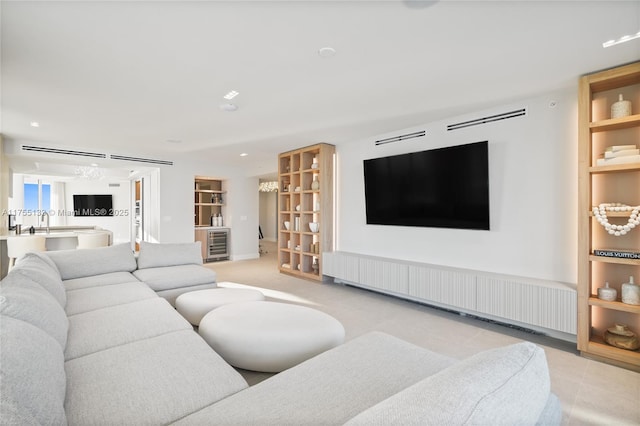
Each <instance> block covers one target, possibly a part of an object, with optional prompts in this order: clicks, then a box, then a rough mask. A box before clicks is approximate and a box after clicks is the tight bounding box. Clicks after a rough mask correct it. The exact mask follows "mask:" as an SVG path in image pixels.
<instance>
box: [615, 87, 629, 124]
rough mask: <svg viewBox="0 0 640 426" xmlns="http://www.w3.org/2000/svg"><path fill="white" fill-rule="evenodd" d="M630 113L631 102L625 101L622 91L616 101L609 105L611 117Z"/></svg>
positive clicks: (619, 116)
mask: <svg viewBox="0 0 640 426" xmlns="http://www.w3.org/2000/svg"><path fill="white" fill-rule="evenodd" d="M629 115H631V102H630V101H625V100H624V98H623V97H622V93H620V94H619V95H618V102H616V103H614V104H613V105H611V118H621V117H627V116H629Z"/></svg>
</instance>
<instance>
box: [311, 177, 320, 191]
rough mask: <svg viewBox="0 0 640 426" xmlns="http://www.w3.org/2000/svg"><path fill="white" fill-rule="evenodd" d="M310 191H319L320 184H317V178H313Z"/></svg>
mask: <svg viewBox="0 0 640 426" xmlns="http://www.w3.org/2000/svg"><path fill="white" fill-rule="evenodd" d="M311 189H312V190H314V191H317V190H318V189H320V182H318V178H317V177H315V176H314V178H313V182H311Z"/></svg>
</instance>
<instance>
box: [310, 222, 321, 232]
mask: <svg viewBox="0 0 640 426" xmlns="http://www.w3.org/2000/svg"><path fill="white" fill-rule="evenodd" d="M309 229H310V230H311V232H318V230H319V229H320V224H319V223H318V222H309Z"/></svg>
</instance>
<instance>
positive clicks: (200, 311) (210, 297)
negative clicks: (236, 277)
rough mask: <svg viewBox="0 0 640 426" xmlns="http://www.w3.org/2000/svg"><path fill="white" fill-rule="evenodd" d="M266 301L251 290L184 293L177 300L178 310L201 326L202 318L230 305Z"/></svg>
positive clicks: (222, 289)
mask: <svg viewBox="0 0 640 426" xmlns="http://www.w3.org/2000/svg"><path fill="white" fill-rule="evenodd" d="M257 300H264V294H262V292H260V291H258V290H252V289H250V288H220V287H218V288H210V289H206V290H196V291H190V292H188V293H182V294H181V295H180V296H178V298H177V299H176V310H177V311H178V312H179V313H180V315H182V316H183V317H184V318H185V319H186V320H187V321H189V322H190V323H191V324H193V325H199V324H200V321H201V320H202V317H204V316H205V315H206V314H208V313H209V312H211V311H212V310H214V309H216V308H219V307H220V306H223V305H228V304H230V303H240V302H251V301H257Z"/></svg>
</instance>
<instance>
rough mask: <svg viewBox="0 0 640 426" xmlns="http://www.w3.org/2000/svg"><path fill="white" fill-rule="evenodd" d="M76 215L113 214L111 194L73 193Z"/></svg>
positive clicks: (74, 212) (74, 213)
mask: <svg viewBox="0 0 640 426" xmlns="http://www.w3.org/2000/svg"><path fill="white" fill-rule="evenodd" d="M73 215H74V216H113V199H112V196H111V194H106V195H102V194H100V195H81V194H73Z"/></svg>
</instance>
